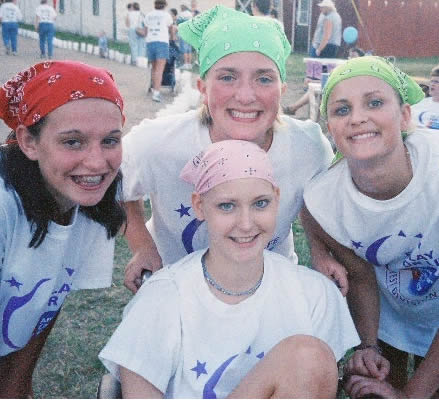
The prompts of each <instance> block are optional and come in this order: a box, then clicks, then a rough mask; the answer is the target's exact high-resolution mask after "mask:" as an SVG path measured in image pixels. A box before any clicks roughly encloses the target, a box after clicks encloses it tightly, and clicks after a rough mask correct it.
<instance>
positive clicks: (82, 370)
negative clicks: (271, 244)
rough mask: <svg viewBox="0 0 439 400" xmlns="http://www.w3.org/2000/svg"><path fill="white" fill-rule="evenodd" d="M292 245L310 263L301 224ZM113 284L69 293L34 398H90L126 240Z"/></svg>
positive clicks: (420, 68)
mask: <svg viewBox="0 0 439 400" xmlns="http://www.w3.org/2000/svg"><path fill="white" fill-rule="evenodd" d="M303 56H304V55H303V54H302V55H301V54H294V55H292V56H291V57H290V58H289V60H288V64H287V73H288V77H289V78H288V81H289V82H294V83H299V82H301V81H302V80H303V76H304V70H305V65H304V63H303V61H302V59H303ZM438 63H439V58H438V57H436V58H429V59H422V60H408V59H398V60H397V64H398V66H399V67H400V68H401V69H403V70H404V71H406V72H408V73H410V74H413V75H418V76H428V75H429V71H430V70H431V68H432V67H433V66H434V65H435V64H438ZM293 229H294V232H295V236H296V238H295V245H296V251H297V253H298V255H299V261H300V263H301V264H304V265H309V260H310V258H309V250H308V246H307V242H306V239H305V237H304V234H303V229H302V227H301V225H300V223H298V222H296V223H295V224H294V227H293ZM115 253H116V254H115V270H114V280H113V285H112V287H111V288H109V289H105V290H88V291H81V292H77V293H73V294H72V295H70V296H69V297H68V299H67V301H66V303H65V305H64V307H63V310H62V312H61V314H60V316H59V318H58V321H57V323H56V326H55V328H54V330H53V332H52V334H51V335H50V337H49V339H48V342H47V345H46V347H45V349H44V351H43V354H42V356H41V358H40V361H39V363H38V367H37V369H36V372H35V375H34V391H35V397H39V398H93V397H95V395H96V388H97V385H98V382H99V379H100V377H101V375H102V374H103V373H104V372H105V370H104V368H103V367H102V365H101V364H100V362H99V361H98V359H97V355H98V353H99V351H100V350H101V349H102V347H103V346H104V344H105V343H106V341H107V339H108V338H109V337H110V335H111V334H112V332H113V331H114V329H115V328H116V326H117V325H118V323H119V321H120V317H121V314H122V310H123V307H124V306H125V304H126V303H127V302H128V300H129V299H130V298H131V294H130V292H129V291H128V290H126V289H125V288H124V286H123V270H124V267H125V265H126V263H127V262H128V260H129V258H130V252H129V250H128V248H127V245H126V243H125V240H124V239H123V238H122V237H118V239H117V244H116V252H115Z"/></svg>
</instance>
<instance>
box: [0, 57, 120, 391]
mask: <svg viewBox="0 0 439 400" xmlns="http://www.w3.org/2000/svg"><path fill="white" fill-rule="evenodd" d="M0 118H1V119H3V120H4V122H5V123H6V124H7V125H8V126H9V127H10V128H11V129H12V132H11V134H10V135H9V137H8V140H7V141H6V143H5V144H4V145H2V146H1V147H0V321H1V333H0V397H1V398H5V397H6V398H10V397H12V398H22V397H28V396H32V373H33V370H34V367H35V365H36V362H37V360H38V357H39V355H40V353H41V350H42V348H43V346H44V343H45V341H46V338H47V336H48V334H49V332H50V330H51V329H52V327H53V325H54V322H55V320H56V318H57V316H58V313H59V310H60V309H61V306H62V303H63V301H64V299H65V298H66V296H67V294H68V293H70V291H72V290H77V289H88V288H100V287H106V286H109V285H110V283H111V275H112V266H113V251H114V237H115V235H116V233H117V232H118V230H119V229H120V227H121V226H122V224H123V223H124V221H125V213H124V211H123V209H122V208H121V206H120V204H119V202H118V200H117V198H118V192H119V187H120V182H121V173H120V171H119V166H120V163H121V156H122V148H121V136H122V126H123V123H124V115H123V101H122V98H121V95H120V93H119V91H118V89H117V87H116V85H115V83H114V80H113V78H112V76H111V74H110V73H108V72H107V71H105V70H103V69H100V68H96V67H92V66H89V65H86V64H82V63H78V62H72V61H56V62H46V63H40V64H36V65H34V66H32V67H30V68H29V69H28V70H26V71H22V72H20V73H18V74H17V75H16V76H15V77H13V78H12V79H10V80H9V81H8V82H6V83H5V84H4V85H3V86H2V87H1V89H0Z"/></svg>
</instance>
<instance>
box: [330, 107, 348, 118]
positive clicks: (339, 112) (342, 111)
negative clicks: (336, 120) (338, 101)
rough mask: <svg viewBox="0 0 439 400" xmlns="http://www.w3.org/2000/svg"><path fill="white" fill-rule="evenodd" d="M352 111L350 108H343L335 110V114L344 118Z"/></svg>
mask: <svg viewBox="0 0 439 400" xmlns="http://www.w3.org/2000/svg"><path fill="white" fill-rule="evenodd" d="M349 111H350V108H349V107H348V106H341V107H338V108H336V109H335V110H334V114H335V115H338V116H344V115H347V114H348V113H349Z"/></svg>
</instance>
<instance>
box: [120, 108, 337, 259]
mask: <svg viewBox="0 0 439 400" xmlns="http://www.w3.org/2000/svg"><path fill="white" fill-rule="evenodd" d="M211 143H212V142H211V140H210V136H209V131H208V129H207V128H206V127H205V126H202V125H201V124H200V122H199V112H198V110H192V111H189V112H187V113H184V114H179V115H172V116H169V117H164V118H159V119H155V120H148V119H145V120H144V121H142V122H141V123H140V124H139V125H137V126H135V127H134V128H133V129H132V130H131V132H130V133H129V134H128V135H126V136H125V137H124V138H123V162H122V171H123V175H124V179H123V189H124V200H125V201H133V200H138V199H141V198H143V197H144V196H145V195H148V196H149V198H150V200H151V208H152V218H151V219H150V220H149V221H148V222H147V227H148V230H149V232H150V233H151V235H152V237H153V239H154V241H155V243H156V245H157V248H158V251H159V254H160V255H161V257H162V259H163V263H164V264H170V263H173V262H176V261H177V260H179V259H180V258H182V257H184V256H185V255H186V254H188V253H191V252H192V251H193V250H199V249H202V248H205V247H207V246H208V242H207V229H206V226H205V225H206V224H204V223H202V222H200V221H198V220H197V219H196V217H195V214H194V212H193V210H192V208H191V195H192V192H193V186H192V185H190V184H188V183H186V182H184V181H183V180H181V179H180V177H179V175H180V172H181V170H182V168H183V167H184V165H185V164H186V163H187V161H188V160H190V159H191V158H193V157H194V156H195V155H197V154H198V153H199V152H200V151H201V150H203V149H205V148H206V147H207V146H208V145H210V144H211ZM268 155H269V157H270V160H271V162H272V164H273V168H274V172H275V180H276V182H277V183H278V185H279V187H280V204H279V211H278V217H277V224H276V231H275V234H274V236H273V239H272V240H271V242H270V243H269V245H268V249H269V250H274V251H276V252H278V253H281V254H283V255H285V256H287V257H289V258H291V259H292V260H293V261H295V262H297V256H296V254H295V252H294V242H293V233H292V231H291V224H292V223H293V222H294V220H295V219H296V217H297V215H298V213H299V211H300V210H301V208H302V206H303V189H304V187H305V184H306V183H307V182H308V181H309V180H310V179H311V178H312V177H313V176H314V175H316V174H317V173H319V172H320V171H323V170H325V169H326V168H327V167H328V165H329V164H330V162H331V159H332V158H333V153H332V149H331V145H330V144H329V141H328V140H327V139H326V138H325V137H324V136H323V134H322V132H321V129H320V126H319V125H318V124H316V123H314V122H311V121H298V120H294V119H292V118H289V117H285V116H283V117H282V124H279V125H278V126H277V127H276V128H275V133H274V138H273V143H272V145H271V147H270V150H269V151H268Z"/></svg>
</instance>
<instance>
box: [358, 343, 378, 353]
mask: <svg viewBox="0 0 439 400" xmlns="http://www.w3.org/2000/svg"><path fill="white" fill-rule="evenodd" d="M366 349H374V350H375V351H376V352H377V353H378V354H380V355H381V354H383V350H382V349H381V347H380V346H379V345H378V344H366V343H361V344H360V345H358V346H356V347H354V350H355V351H356V350H366Z"/></svg>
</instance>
